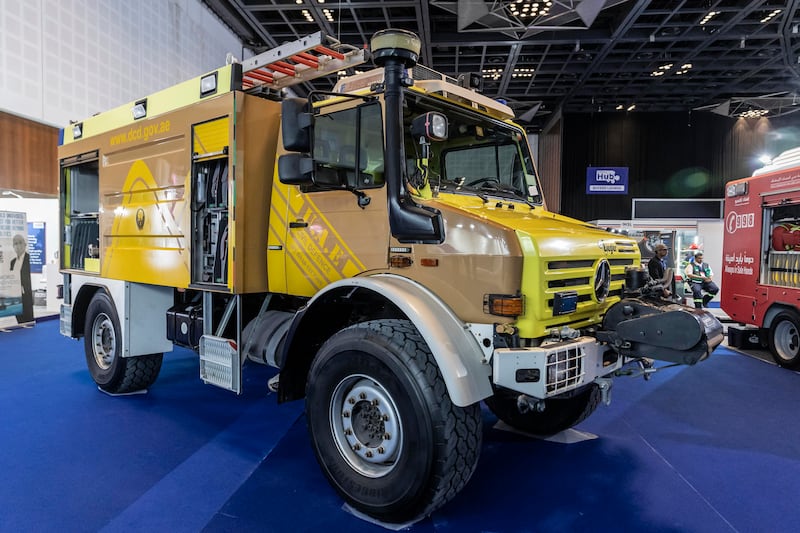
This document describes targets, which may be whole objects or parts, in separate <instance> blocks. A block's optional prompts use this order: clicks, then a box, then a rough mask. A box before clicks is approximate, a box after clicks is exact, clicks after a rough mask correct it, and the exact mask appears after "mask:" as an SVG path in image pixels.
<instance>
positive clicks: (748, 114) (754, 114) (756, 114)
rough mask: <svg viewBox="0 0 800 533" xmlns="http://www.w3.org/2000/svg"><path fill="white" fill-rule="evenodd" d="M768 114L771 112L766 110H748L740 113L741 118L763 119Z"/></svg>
mask: <svg viewBox="0 0 800 533" xmlns="http://www.w3.org/2000/svg"><path fill="white" fill-rule="evenodd" d="M768 113H769V111H768V110H766V109H748V110H747V111H743V112H742V113H739V116H740V117H741V118H761V117H763V116H764V115H767V114H768Z"/></svg>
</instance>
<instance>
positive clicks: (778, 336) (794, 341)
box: [775, 320, 800, 361]
mask: <svg viewBox="0 0 800 533" xmlns="http://www.w3.org/2000/svg"><path fill="white" fill-rule="evenodd" d="M798 350H800V332H798V331H797V326H795V325H794V324H793V323H792V322H790V321H788V320H781V321H780V322H779V323H778V325H777V326H776V327H775V352H776V353H777V354H778V357H780V358H781V359H783V360H785V361H790V360H792V359H794V358H795V357H796V356H797V352H798Z"/></svg>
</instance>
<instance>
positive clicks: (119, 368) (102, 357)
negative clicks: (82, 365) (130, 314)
mask: <svg viewBox="0 0 800 533" xmlns="http://www.w3.org/2000/svg"><path fill="white" fill-rule="evenodd" d="M83 345H84V351H85V352H86V365H87V366H88V368H89V373H90V374H91V375H92V379H93V380H94V382H95V383H97V386H98V387H100V388H101V389H103V390H104V391H106V392H110V393H112V394H124V393H127V392H134V391H138V390H143V389H146V388H147V387H149V386H150V385H152V384H153V383H154V382H155V380H156V378H157V377H158V373H159V371H160V370H161V361H162V358H163V354H160V353H159V354H150V355H141V356H138V357H122V331H121V330H120V327H119V317H118V316H117V311H116V309H115V308H114V303H113V301H112V300H111V297H110V296H109V295H108V294H107V293H105V292H103V291H98V292H97V293H96V294H95V295H94V296H93V297H92V300H91V302H89V307H88V308H87V309H86V323H85V327H84V332H83Z"/></svg>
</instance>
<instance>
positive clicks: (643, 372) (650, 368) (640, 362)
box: [614, 357, 680, 380]
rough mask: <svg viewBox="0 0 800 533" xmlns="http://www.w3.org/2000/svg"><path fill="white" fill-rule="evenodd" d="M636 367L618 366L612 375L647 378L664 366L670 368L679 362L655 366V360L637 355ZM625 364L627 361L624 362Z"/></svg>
mask: <svg viewBox="0 0 800 533" xmlns="http://www.w3.org/2000/svg"><path fill="white" fill-rule="evenodd" d="M635 363H636V367H638V368H631V367H629V368H620V369H619V370H617V371H616V372H614V375H615V376H617V377H621V376H631V377H634V378H637V377H639V376H643V377H644V379H646V380H649V379H650V378H651V377H652V375H653V374H654V373H656V372H658V371H659V370H664V369H665V368H672V367H673V366H679V365H680V364H679V363H673V364H671V365H664V366H659V367H657V366H655V361H653V360H652V359H650V358H648V357H639V358H637V359H636V360H635ZM626 364H627V362H626Z"/></svg>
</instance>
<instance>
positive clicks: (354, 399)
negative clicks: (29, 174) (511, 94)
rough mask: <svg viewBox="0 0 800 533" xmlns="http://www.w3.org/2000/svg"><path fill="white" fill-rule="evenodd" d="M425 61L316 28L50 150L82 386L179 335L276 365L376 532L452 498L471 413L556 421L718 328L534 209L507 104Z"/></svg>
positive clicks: (577, 226) (186, 342) (635, 268)
mask: <svg viewBox="0 0 800 533" xmlns="http://www.w3.org/2000/svg"><path fill="white" fill-rule="evenodd" d="M419 50H420V41H419V39H418V38H417V36H416V35H414V34H412V33H409V32H406V31H402V30H386V31H383V32H378V33H377V34H375V36H374V37H373V39H372V42H371V52H368V51H367V50H364V49H358V48H351V47H348V46H345V45H343V44H341V43H339V42H337V41H335V40H333V39H331V38H330V37H328V36H325V35H323V34H320V33H317V34H314V35H311V36H308V37H306V38H303V39H300V40H298V41H296V42H293V43H287V44H284V45H282V46H280V47H278V48H276V49H273V50H270V51H267V52H264V53H263V54H260V55H258V56H255V57H253V58H251V59H248V60H246V61H243V62H234V63H231V64H228V65H226V66H224V67H222V68H219V69H217V70H215V71H213V72H210V73H208V74H206V75H203V76H199V77H197V78H195V79H192V80H189V81H187V82H184V83H181V84H179V85H177V86H175V87H171V88H168V89H165V90H163V91H160V92H157V93H155V94H152V95H149V96H147V97H146V98H142V99H140V100H136V101H133V102H130V103H129V104H126V105H123V106H120V107H118V108H116V109H113V110H111V111H108V112H105V113H100V114H98V115H95V116H92V117H90V118H87V119H85V120H83V121H82V122H78V123H73V124H71V125H70V127H68V128H65V129H64V130H63V132H62V141H61V143H60V147H59V159H60V195H61V220H62V228H61V230H62V235H63V244H62V250H61V251H62V253H61V258H62V265H61V266H62V272H63V274H64V305H63V306H62V309H61V316H60V319H61V323H60V326H61V332H62V334H64V335H66V336H69V337H73V338H80V337H83V339H84V347H85V353H86V362H87V365H88V368H89V371H90V373H91V375H92V377H93V379H94V381H95V382H96V383H97V385H98V386H99V387H100V388H101V389H102V390H104V391H107V392H109V393H125V392H131V391H137V390H142V389H146V388H148V387H150V386H151V385H153V383H154V382H155V380H156V378H157V376H158V373H159V370H160V368H161V364H162V356H163V353H164V352H168V351H170V350H172V348H173V346H174V345H176V344H177V345H180V346H186V347H189V348H192V349H195V350H196V351H197V352H198V354H199V358H198V359H199V370H200V377H201V379H202V380H203V381H204V382H205V383H209V384H213V385H216V386H219V387H222V388H225V389H229V390H232V391H235V392H237V393H238V392H240V390H241V383H242V381H241V376H242V371H243V367H244V366H245V364H246V363H252V362H255V363H263V364H267V365H271V366H273V367H277V368H279V369H280V372H279V374H278V375H277V376H276V378H279V379H273V380H271V383H270V385H271V386H273V388H274V390H277V392H278V399H279V401H281V402H284V401H289V400H296V399H303V398H304V399H305V405H306V416H307V421H308V427H309V432H310V435H311V441H312V443H313V448H314V451H315V454H316V457H317V459H318V461H319V463H320V465H321V467H322V470H323V471H324V473H325V475H326V476H327V478H328V479H329V481H330V482H331V484H332V485H333V486H334V487H335V489H336V490H337V491H338V492H339V493H340V494H341V495H342V497H343V498H344V499H345V500H346V501H348V502H349V503H350V504H351V505H353V506H354V507H355V508H356V509H358V510H360V511H362V512H364V513H367V514H369V515H372V516H374V517H377V518H379V519H382V520H387V521H404V520H408V519H412V518H415V517H419V516H422V515H426V514H429V513H431V512H432V511H433V510H434V509H436V508H438V507H440V506H441V505H443V504H444V503H445V502H447V501H448V500H450V499H451V498H453V497H454V496H455V495H456V493H458V492H459V490H461V488H463V487H464V485H465V484H466V483H467V481H468V480H469V478H470V476H471V474H472V472H473V471H474V469H475V466H476V463H477V460H478V454H479V450H480V448H481V414H480V413H481V410H480V402H481V401H485V402H486V404H487V405H488V407H489V408H490V409H491V411H493V412H494V413H495V414H496V415H497V416H498V417H499V418H500V419H502V420H504V421H506V422H507V423H508V424H510V425H511V426H514V427H516V428H519V429H522V430H525V431H528V432H532V433H536V434H552V433H556V432H558V431H561V430H564V429H567V428H569V427H571V426H573V425H575V424H577V423H579V422H581V421H582V420H584V419H585V418H586V417H587V416H589V415H590V414H591V413H592V412H593V411H594V410H595V408H596V407H597V406H598V404H599V403H600V401H602V400H605V401H608V400H609V390H610V386H611V378H612V377H614V376H615V375H619V374H620V373H622V372H623V365H626V364H627V363H629V362H634V363H635V362H637V361H639V362H641V361H643V360H644V359H643V358H645V357H648V358H654V359H661V360H665V361H670V362H673V363H682V364H694V363H696V362H697V361H700V360H703V359H705V358H706V357H708V356H709V354H710V353H711V352H712V351H713V349H714V348H715V347H716V346H717V344H719V342H720V341H721V339H722V328H721V326H720V324H719V322H717V321H716V319H714V318H713V316H711V315H710V314H708V313H707V312H704V311H702V310H691V309H688V308H684V307H681V306H678V305H676V304H674V303H672V302H670V301H669V300H665V299H663V298H660V297H658V294H660V293H659V289H660V288H661V285H659V283H660V280H648V279H647V278H646V276H643V275H642V269H641V268H639V267H640V257H639V252H638V248H637V244H636V242H635V241H633V240H631V239H628V238H625V237H622V236H619V235H612V234H609V233H607V232H604V231H602V230H600V229H598V228H596V227H594V226H591V225H589V224H586V223H582V222H579V221H576V220H572V219H569V218H567V217H564V216H560V215H557V214H555V213H551V212H549V211H547V209H546V206H545V203H544V199H543V198H542V195H541V192H540V187H539V184H538V182H537V176H536V171H535V168H534V164H533V158H532V156H531V151H530V148H529V146H528V142H527V138H526V135H525V131H524V129H523V128H521V127H520V126H518V125H516V124H515V123H514V122H513V120H512V119H513V112H512V110H511V109H510V108H509V107H507V106H506V105H504V104H502V103H500V102H497V101H494V100H492V99H490V98H487V97H485V96H483V95H481V94H480V93H478V92H476V91H475V90H473V89H472V88H471V87H470V83H469V80H470V77H469V76H462V77H459V78H458V79H454V78H450V77H447V76H444V75H442V74H439V73H437V72H434V71H432V70H430V69H427V68H425V67H422V66H421V65H417V59H418V54H419ZM370 56H371V58H372V60H373V61H374V63H375V64H376V68H375V69H373V70H369V71H367V72H363V73H358V74H356V75H353V76H350V77H344V78H341V79H340V81H339V82H338V83H337V84H336V86H335V87H334V88H333V90H332V91H330V92H320V91H312V92H311V93H310V94H309V96H308V97H307V98H296V97H291V96H289V95H287V92H288V91H287V88H288V87H290V86H292V85H294V84H297V83H301V82H304V81H308V80H310V79H313V78H315V77H319V76H327V75H331V74H333V73H336V72H344V71H345V70H350V69H353V68H354V67H355V66H357V65H359V64H362V63H364V62H366V61H367V60H368V59H369V58H370ZM631 368H633V365H631V366H625V369H631ZM642 368H644V366H642Z"/></svg>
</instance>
